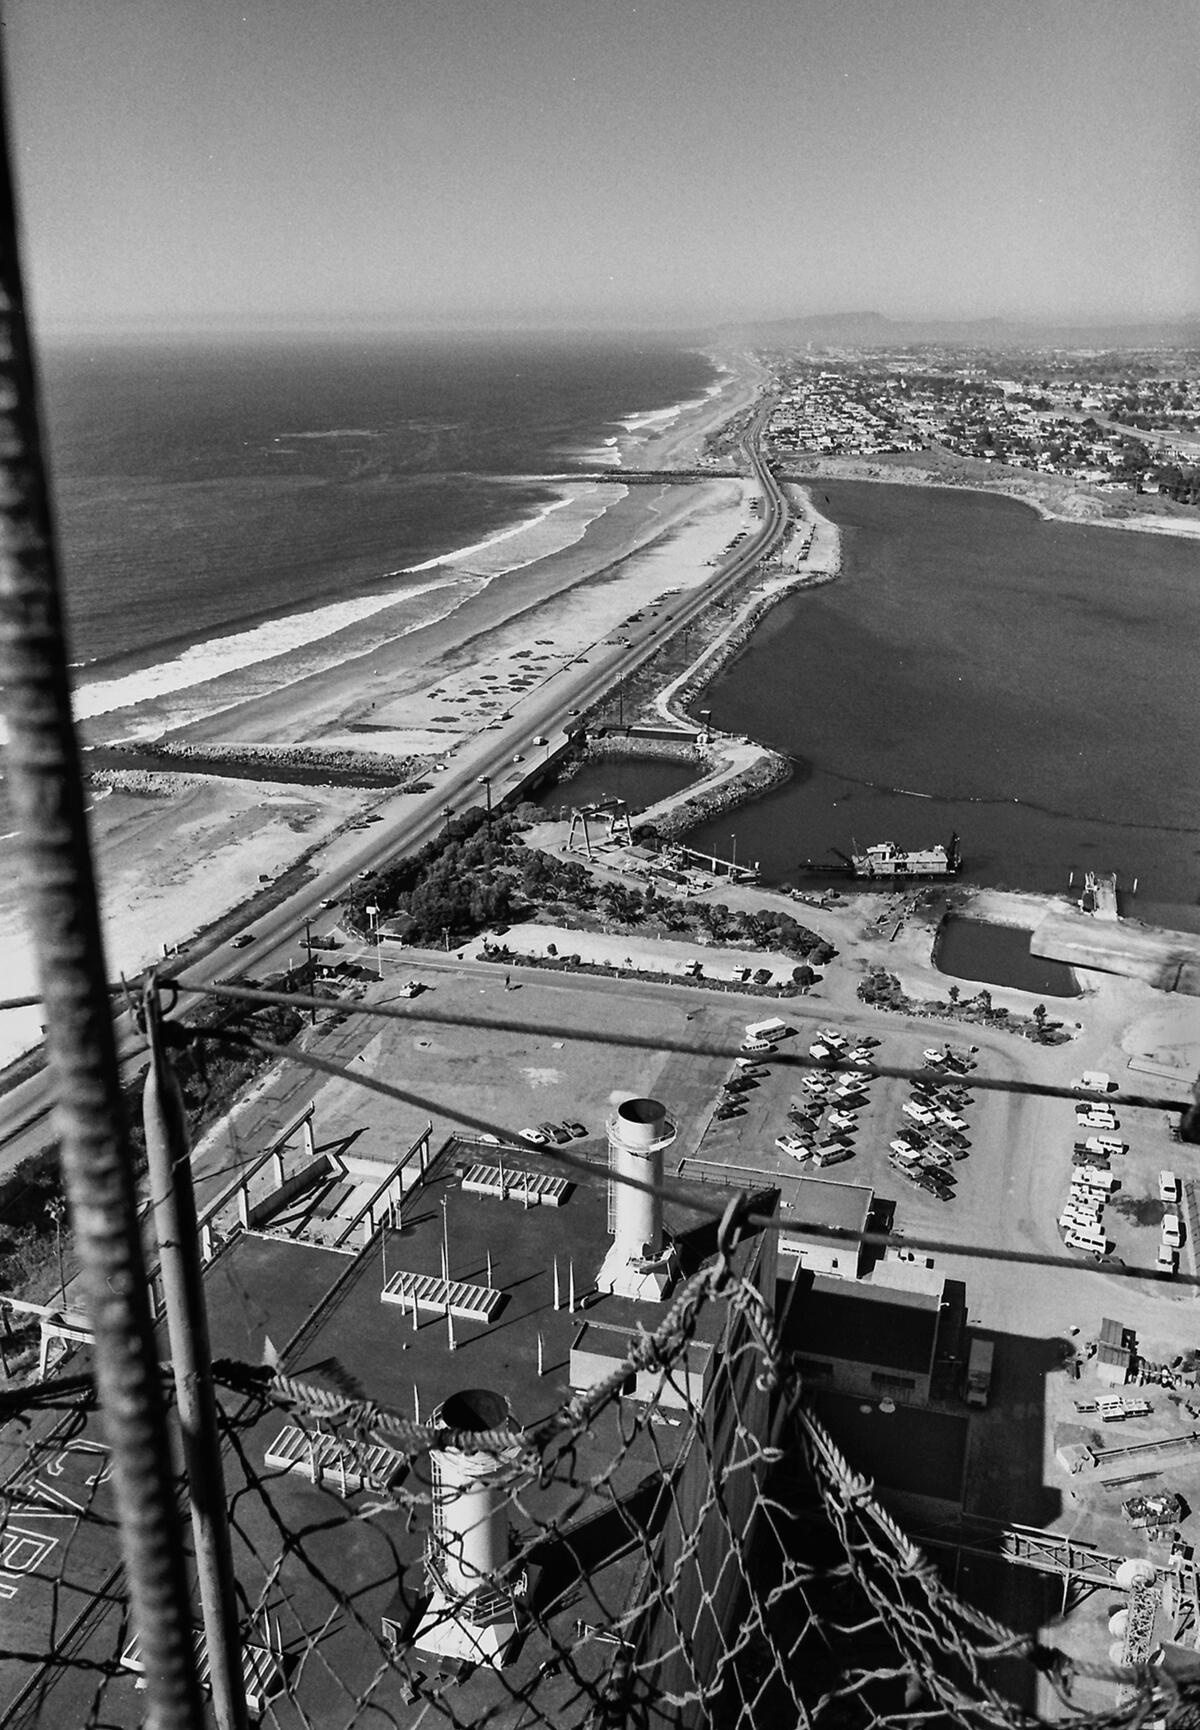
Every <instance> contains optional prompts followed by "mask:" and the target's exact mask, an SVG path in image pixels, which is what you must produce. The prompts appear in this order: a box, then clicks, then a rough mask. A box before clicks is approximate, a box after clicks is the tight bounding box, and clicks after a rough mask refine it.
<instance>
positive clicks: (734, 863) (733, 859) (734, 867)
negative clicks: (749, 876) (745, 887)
mask: <svg viewBox="0 0 1200 1730" xmlns="http://www.w3.org/2000/svg"><path fill="white" fill-rule="evenodd" d="M729 844H730V846H731V847H732V848H733V854H732V857H731V858H730V861H729V875H730V877H732V876H733V874H734V872H735V871H736V870H737V836H736V835H731V836H730V837H729Z"/></svg>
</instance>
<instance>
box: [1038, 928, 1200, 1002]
mask: <svg viewBox="0 0 1200 1730" xmlns="http://www.w3.org/2000/svg"><path fill="white" fill-rule="evenodd" d="M1029 949H1030V953H1031V954H1033V955H1040V956H1042V957H1044V958H1045V959H1046V960H1049V961H1063V962H1065V963H1066V964H1067V966H1068V967H1091V968H1095V969H1097V970H1098V971H1099V972H1101V973H1118V974H1120V975H1121V976H1122V977H1123V978H1126V979H1144V980H1145V981H1146V983H1147V984H1149V985H1153V986H1154V987H1155V988H1156V989H1157V990H1159V991H1177V992H1180V993H1181V994H1183V995H1184V996H1188V997H1197V996H1200V937H1197V936H1194V935H1193V934H1192V933H1190V932H1187V931H1162V930H1156V929H1154V928H1152V927H1151V926H1148V925H1138V924H1137V923H1136V922H1134V921H1132V920H1127V919H1122V920H1118V921H1116V922H1115V923H1110V922H1109V921H1108V920H1097V919H1094V918H1092V917H1091V916H1089V915H1088V914H1086V913H1048V914H1047V915H1046V917H1045V918H1044V919H1043V920H1042V922H1041V924H1040V925H1039V926H1038V927H1037V928H1036V930H1035V931H1034V933H1033V936H1032V938H1031V939H1030V942H1029Z"/></svg>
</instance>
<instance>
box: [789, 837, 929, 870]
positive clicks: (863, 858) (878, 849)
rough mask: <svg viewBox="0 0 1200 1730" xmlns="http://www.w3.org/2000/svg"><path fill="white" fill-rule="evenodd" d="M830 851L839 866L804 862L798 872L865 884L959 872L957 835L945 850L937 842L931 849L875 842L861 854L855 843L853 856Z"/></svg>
mask: <svg viewBox="0 0 1200 1730" xmlns="http://www.w3.org/2000/svg"><path fill="white" fill-rule="evenodd" d="M829 851H830V852H831V853H836V854H837V857H838V860H839V861H840V863H839V864H836V865H834V864H830V863H823V862H822V861H820V860H816V859H805V860H802V861H801V866H800V868H801V870H802V871H819V872H821V873H822V875H825V874H832V875H837V876H845V877H859V878H863V879H865V880H866V881H867V882H871V881H879V880H881V879H882V880H885V881H892V880H894V879H895V878H897V877H957V875H958V873H959V872H960V871H961V870H962V850H961V848H960V847H959V844H958V836H957V834H954V835H951V837H950V844H949V846H945V847H944V846H942V845H941V844H940V843H938V844H937V845H935V846H933V847H910V848H903V847H897V846H896V844H895V842H894V841H878V842H876V844H875V846H873V847H864V848H863V849H862V850H861V851H860V850H859V848H858V845H857V843H855V844H854V851H853V853H843V852H842V850H841V848H840V847H831V848H830V849H829Z"/></svg>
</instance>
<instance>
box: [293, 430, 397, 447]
mask: <svg viewBox="0 0 1200 1730" xmlns="http://www.w3.org/2000/svg"><path fill="white" fill-rule="evenodd" d="M382 437H383V434H382V433H381V432H379V431H377V430H376V428H374V427H369V426H335V427H330V428H329V429H328V431H326V432H286V433H276V434H275V443H276V444H278V443H279V442H280V440H281V439H377V438H382Z"/></svg>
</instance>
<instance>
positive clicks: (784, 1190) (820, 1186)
mask: <svg viewBox="0 0 1200 1730" xmlns="http://www.w3.org/2000/svg"><path fill="white" fill-rule="evenodd" d="M779 1187H780V1200H779V1207H780V1213H781V1215H782V1217H783V1219H784V1222H785V1223H786V1224H787V1228H788V1232H787V1235H788V1236H789V1237H792V1238H798V1239H801V1240H803V1239H804V1238H805V1236H806V1235H807V1234H806V1233H805V1229H804V1226H802V1225H798V1224H794V1223H792V1221H791V1219H789V1215H792V1216H796V1215H798V1216H800V1217H801V1218H802V1219H803V1220H804V1221H805V1224H806V1225H814V1226H824V1227H826V1228H827V1229H829V1230H831V1231H866V1229H867V1220H868V1219H869V1218H870V1214H871V1208H872V1206H873V1205H874V1202H875V1191H874V1190H873V1189H872V1188H871V1187H870V1185H869V1184H864V1183H839V1182H837V1180H836V1179H834V1178H826V1177H798V1178H793V1179H792V1180H791V1182H790V1183H789V1182H787V1181H786V1180H781V1182H780V1186H779ZM814 1241H815V1242H818V1243H819V1242H822V1241H824V1242H828V1239H824V1240H823V1239H820V1238H817V1239H815V1240H814Z"/></svg>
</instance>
